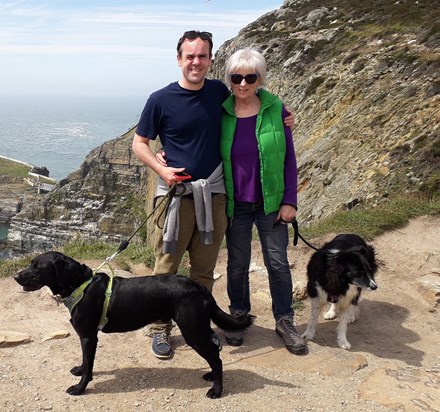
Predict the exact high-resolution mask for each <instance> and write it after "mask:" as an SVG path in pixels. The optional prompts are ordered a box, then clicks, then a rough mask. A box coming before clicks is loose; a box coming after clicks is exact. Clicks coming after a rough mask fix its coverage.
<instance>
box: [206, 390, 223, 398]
mask: <svg viewBox="0 0 440 412" xmlns="http://www.w3.org/2000/svg"><path fill="white" fill-rule="evenodd" d="M206 396H207V397H208V398H210V399H217V398H220V396H222V392H221V391H219V390H217V389H214V388H211V389H210V390H209V391H208V392H206Z"/></svg>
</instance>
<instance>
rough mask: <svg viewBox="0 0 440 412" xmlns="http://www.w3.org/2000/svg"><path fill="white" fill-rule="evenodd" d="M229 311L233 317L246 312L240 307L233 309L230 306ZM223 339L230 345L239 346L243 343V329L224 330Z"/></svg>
mask: <svg viewBox="0 0 440 412" xmlns="http://www.w3.org/2000/svg"><path fill="white" fill-rule="evenodd" d="M230 313H231V315H232V316H233V317H234V318H238V317H240V316H243V315H245V314H246V312H244V311H242V310H240V309H233V308H230ZM225 340H226V342H227V343H228V344H229V345H231V346H241V345H243V331H239V332H226V333H225Z"/></svg>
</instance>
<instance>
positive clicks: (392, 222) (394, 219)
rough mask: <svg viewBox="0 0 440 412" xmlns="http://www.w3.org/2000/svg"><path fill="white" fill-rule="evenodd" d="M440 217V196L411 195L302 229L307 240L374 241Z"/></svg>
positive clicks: (334, 216) (355, 210)
mask: <svg viewBox="0 0 440 412" xmlns="http://www.w3.org/2000/svg"><path fill="white" fill-rule="evenodd" d="M438 214H440V196H438V195H437V196H436V197H434V198H432V197H431V198H427V197H425V196H423V195H407V196H405V197H396V198H393V199H390V200H389V201H387V202H386V203H383V204H381V205H379V206H376V207H371V206H363V207H361V208H358V209H353V210H344V211H339V212H336V213H334V214H333V215H331V216H329V217H327V218H324V219H321V220H320V221H318V222H316V223H313V224H311V225H310V226H309V227H305V228H300V231H301V234H302V235H303V236H304V237H305V238H306V239H310V238H314V237H318V236H322V235H325V234H327V233H356V234H358V235H360V236H362V237H364V238H366V239H369V240H372V239H374V238H375V237H376V236H379V235H381V234H382V233H384V232H386V231H389V230H393V229H398V228H399V227H402V226H404V225H406V224H407V223H408V222H409V220H410V219H412V218H415V217H419V216H425V215H438Z"/></svg>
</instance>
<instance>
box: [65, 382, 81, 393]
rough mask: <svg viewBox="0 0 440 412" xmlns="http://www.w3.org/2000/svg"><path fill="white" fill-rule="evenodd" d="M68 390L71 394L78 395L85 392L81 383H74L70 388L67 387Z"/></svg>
mask: <svg viewBox="0 0 440 412" xmlns="http://www.w3.org/2000/svg"><path fill="white" fill-rule="evenodd" d="M66 392H67V393H68V394H69V395H74V396H77V395H81V394H83V393H84V388H83V387H82V385H79V384H78V385H73V386H71V387H70V388H67V390H66Z"/></svg>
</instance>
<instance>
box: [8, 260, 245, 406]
mask: <svg viewBox="0 0 440 412" xmlns="http://www.w3.org/2000/svg"><path fill="white" fill-rule="evenodd" d="M109 279H110V278H109V276H108V275H107V274H105V273H98V274H96V275H94V276H93V272H92V270H91V269H90V268H89V267H88V266H86V265H83V264H80V263H79V262H77V261H75V260H73V259H71V258H69V257H67V256H65V255H63V254H62V253H58V252H46V253H43V254H41V255H39V256H37V257H36V258H35V259H33V260H32V263H31V265H30V266H29V267H28V268H26V269H24V270H22V271H21V272H19V273H18V274H17V275H16V276H15V280H16V281H17V282H18V283H19V284H20V285H21V286H23V290H25V291H34V290H37V289H40V288H42V287H43V286H48V287H49V288H50V289H51V291H52V293H53V294H54V295H59V296H60V297H61V298H63V299H66V298H68V299H69V297H71V296H75V295H78V293H77V291H78V290H81V288H79V287H80V286H81V285H84V283H85V282H87V281H90V283H89V284H88V285H87V286H86V287H85V289H84V296H83V297H82V299H81V300H80V301H79V302H78V303H76V305H75V306H74V307H73V309H72V310H71V319H70V322H71V323H72V325H73V327H74V328H75V331H76V332H77V334H78V336H79V338H80V340H81V347H82V353H83V361H82V365H81V366H77V367H74V368H73V369H72V370H71V371H70V372H71V373H72V374H73V375H75V376H81V380H80V382H79V383H78V384H77V385H73V386H71V387H70V388H68V389H67V393H69V394H70V395H80V394H82V393H83V392H84V390H85V389H86V386H87V384H88V383H89V382H90V381H91V380H92V379H93V376H92V373H93V362H94V359H95V353H96V346H97V343H98V325H99V324H100V319H101V316H102V313H103V307H104V300H105V294H106V289H107V285H108V284H109ZM78 288H79V289H78ZM83 288H84V286H83ZM74 291H76V292H75V293H74ZM107 319H108V321H107V323H106V324H105V326H104V327H103V328H102V332H105V333H112V332H127V331H132V330H136V329H139V328H142V327H143V326H145V325H148V324H150V323H153V322H155V321H158V320H161V321H168V320H171V319H174V321H175V322H176V323H177V325H178V326H179V328H180V331H181V333H182V336H183V337H184V339H185V341H186V343H187V344H188V345H190V346H191V347H192V348H193V349H194V350H195V351H196V352H197V353H198V354H199V355H200V356H202V357H203V358H204V359H206V361H207V362H208V364H209V366H210V367H211V372H209V373H207V374H205V375H204V376H203V378H204V379H205V380H208V381H213V382H214V384H213V386H212V388H211V389H209V391H208V392H207V394H206V396H208V397H209V398H218V397H220V395H221V393H222V391H223V367H222V361H221V359H220V356H219V348H218V346H217V345H216V344H215V343H214V342H213V341H212V339H211V338H212V336H213V334H214V331H213V330H212V329H211V325H210V322H211V320H212V321H213V322H214V323H215V324H216V325H217V326H218V327H220V328H221V329H224V330H229V331H239V330H243V329H245V328H247V327H248V326H250V325H251V323H252V317H251V316H250V315H244V316H241V317H239V318H234V317H232V316H230V315H229V314H227V313H225V312H223V311H222V310H221V309H220V308H219V307H218V306H217V304H216V302H215V300H214V298H213V296H212V295H211V294H210V293H209V291H208V289H206V288H205V287H204V286H201V285H199V284H198V283H196V282H194V281H192V280H191V279H189V278H187V277H185V276H179V275H164V276H144V277H137V278H136V277H135V278H127V279H126V278H122V277H118V276H116V277H114V278H113V285H112V293H111V297H110V301H109V304H108V311H107Z"/></svg>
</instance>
